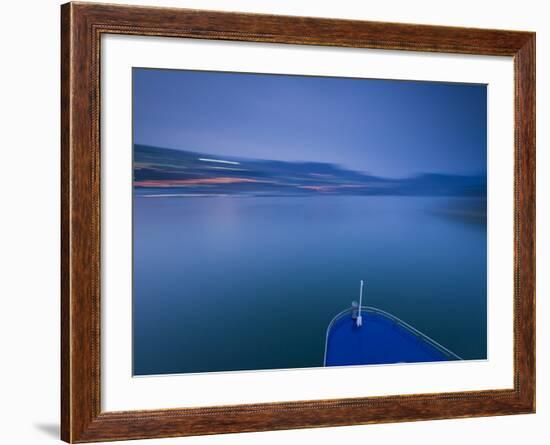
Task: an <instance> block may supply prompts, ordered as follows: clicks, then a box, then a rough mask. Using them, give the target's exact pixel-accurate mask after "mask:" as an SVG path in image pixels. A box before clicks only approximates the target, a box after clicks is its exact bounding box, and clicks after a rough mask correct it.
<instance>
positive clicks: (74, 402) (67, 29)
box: [61, 3, 535, 443]
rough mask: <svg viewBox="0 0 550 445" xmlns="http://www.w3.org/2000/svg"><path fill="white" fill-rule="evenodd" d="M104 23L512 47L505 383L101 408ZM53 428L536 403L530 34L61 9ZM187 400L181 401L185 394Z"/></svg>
mask: <svg viewBox="0 0 550 445" xmlns="http://www.w3.org/2000/svg"><path fill="white" fill-rule="evenodd" d="M103 33H111V34H132V35H156V36H171V37H181V38H198V39H219V40H241V41H252V42H275V43H285V44H304V45H325V46H343V47H356V48H383V49H393V50H412V51H430V52H451V53H463V54H481V55H506V56H513V57H514V66H515V107H516V109H515V157H516V159H515V172H514V175H515V216H514V217H515V225H514V227H515V240H514V243H515V251H514V262H515V270H514V283H515V284H514V348H515V349H514V388H513V389H509V390H494V391H476V392H462V393H440V394H419V395H412V396H391V397H369V398H354V399H338V400H316V401H303V402H289V403H271V404H257V405H238V406H231V407H211V408H182V409H170V410H158V411H131V412H101V401H100V384H101V378H100V334H101V331H100V319H99V313H100V302H101V299H100V266H101V265H100V230H101V227H100V226H101V224H100V199H101V197H100V174H99V173H100V154H101V150H100V144H99V140H100V139H99V134H100V133H99V132H100V124H99V113H100V103H99V99H100V78H99V68H100V54H101V48H100V38H101V35H102V34H103ZM61 37H62V44H61V105H62V106H61V125H62V128H61V148H62V155H61V170H62V175H61V202H62V211H61V231H62V242H61V333H62V338H61V368H62V372H61V436H62V439H63V440H65V441H67V442H71V443H72V442H93V441H104V440H121V439H138V438H151V437H173V436H184V435H197V434H216V433H228V432H242V431H263V430H277V429H287V428H307V427H322V426H338V425H351V424H366V423H377V422H402V421H412V420H423V419H441V418H450V417H473V416H490V415H506V414H519V413H532V412H534V410H535V35H534V34H533V33H528V32H517V31H502V30H484V29H467V28H453V27H437V26H426V25H405V24H390V23H380V22H360V21H352V20H333V19H318V18H305V17H285V16H270V15H256V14H237V13H221V12H213V11H196V10H185V9H172V8H147V7H133V6H118V5H105V4H91V3H68V4H65V5H63V6H62V7H61ZM182 404H185V400H182Z"/></svg>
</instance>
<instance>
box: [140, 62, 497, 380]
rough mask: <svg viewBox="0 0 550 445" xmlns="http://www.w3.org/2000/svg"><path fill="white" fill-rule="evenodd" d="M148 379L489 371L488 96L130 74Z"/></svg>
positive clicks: (342, 81) (427, 88) (370, 82)
mask: <svg viewBox="0 0 550 445" xmlns="http://www.w3.org/2000/svg"><path fill="white" fill-rule="evenodd" d="M132 126H133V135H132V136H133V211H132V213H133V215H132V220H133V223H132V231H133V232H132V237H133V253H132V255H133V279H132V280H133V283H132V286H133V289H132V292H133V297H132V301H133V303H132V305H133V308H132V311H133V322H132V323H133V326H132V327H133V331H132V337H133V338H132V340H133V341H132V349H133V350H132V354H133V356H132V357H133V364H132V365H133V375H134V376H156V375H167V374H187V373H212V372H231V371H260V370H281V369H296V368H319V369H323V368H328V367H333V366H367V365H397V364H411V363H420V362H447V361H456V360H486V359H487V85H486V84H475V83H451V82H441V81H423V80H418V81H417V80H398V79H369V78H347V77H324V76H309V75H308V76H306V75H283V74H265V73H241V72H221V71H197V70H180V69H157V68H150V67H133V68H132Z"/></svg>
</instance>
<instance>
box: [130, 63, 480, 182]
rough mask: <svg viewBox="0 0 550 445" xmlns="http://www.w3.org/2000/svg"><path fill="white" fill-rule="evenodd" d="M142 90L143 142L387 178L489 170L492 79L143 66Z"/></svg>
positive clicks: (138, 87) (137, 131)
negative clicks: (439, 79)
mask: <svg viewBox="0 0 550 445" xmlns="http://www.w3.org/2000/svg"><path fill="white" fill-rule="evenodd" d="M133 91H134V94H133V101H134V102H133V110H134V142H135V143H138V144H146V145H154V146H159V147H166V148H175V149H180V150H187V151H197V152H202V153H209V154H212V155H215V156H218V157H220V158H223V156H238V157H248V158H256V159H275V160H284V161H316V162H326V163H331V164H338V165H341V166H343V167H345V168H348V169H353V170H359V171H363V172H368V173H370V174H373V175H377V176H385V177H406V176H411V175H415V174H418V173H423V172H431V173H448V174H479V173H485V172H486V162H487V155H486V141H487V124H486V114H487V90H486V86H485V85H479V84H452V83H441V82H413V81H395V80H376V79H347V78H330V77H308V76H281V75H266V74H242V73H221V72H204V71H186V70H158V69H143V68H134V70H133Z"/></svg>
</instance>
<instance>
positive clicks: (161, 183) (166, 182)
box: [134, 177, 262, 187]
mask: <svg viewBox="0 0 550 445" xmlns="http://www.w3.org/2000/svg"><path fill="white" fill-rule="evenodd" d="M249 182H262V181H257V180H255V179H247V178H227V177H220V178H205V179H153V180H146V181H136V182H134V185H138V186H141V187H172V186H174V185H210V184H241V183H249Z"/></svg>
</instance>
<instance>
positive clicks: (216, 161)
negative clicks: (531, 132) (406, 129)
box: [134, 144, 487, 197]
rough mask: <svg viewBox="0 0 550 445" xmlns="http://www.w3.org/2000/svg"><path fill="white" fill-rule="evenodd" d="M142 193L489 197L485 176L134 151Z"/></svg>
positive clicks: (147, 149) (152, 149)
mask: <svg viewBox="0 0 550 445" xmlns="http://www.w3.org/2000/svg"><path fill="white" fill-rule="evenodd" d="M134 186H135V188H136V190H138V192H145V191H147V190H149V191H150V190H155V191H156V192H155V193H163V191H164V192H166V191H167V190H171V191H173V190H178V193H184V194H193V195H195V194H196V195H202V194H204V195H210V194H230V195H231V194H234V195H252V196H262V195H265V196H274V195H284V196H303V195H411V196H412V195H414V196H472V197H485V196H486V193H487V181H486V177H485V175H480V176H459V175H445V174H435V173H424V174H419V175H417V176H414V177H411V178H406V179H389V178H382V177H377V176H372V175H368V174H366V173H362V172H359V171H354V170H347V169H345V168H342V167H340V166H338V165H334V164H328V163H321V162H285V161H275V160H260V159H248V158H237V157H224V158H223V159H221V158H219V157H218V156H213V155H209V154H207V153H199V152H190V151H183V150H174V149H168V148H161V147H152V146H146V145H139V144H136V145H134Z"/></svg>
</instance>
